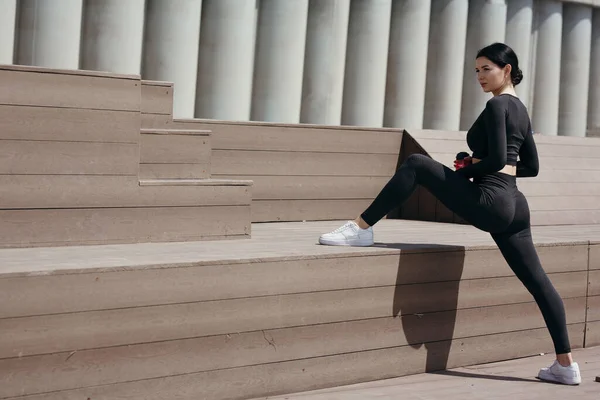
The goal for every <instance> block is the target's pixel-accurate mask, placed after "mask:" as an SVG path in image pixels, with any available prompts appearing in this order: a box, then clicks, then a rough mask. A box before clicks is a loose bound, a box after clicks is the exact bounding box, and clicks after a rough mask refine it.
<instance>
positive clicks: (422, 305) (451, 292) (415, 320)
mask: <svg viewBox="0 0 600 400" xmlns="http://www.w3.org/2000/svg"><path fill="white" fill-rule="evenodd" d="M377 246H379V247H385V248H397V249H401V250H402V253H401V254H400V262H399V264H398V273H397V276H396V288H395V291H394V300H393V305H392V308H393V316H394V318H401V319H402V329H403V330H404V334H405V336H406V340H407V342H408V344H409V345H410V346H411V347H412V348H414V349H420V348H421V347H423V346H425V348H426V350H427V356H426V357H427V359H426V364H425V372H433V371H441V370H445V369H446V368H447V366H448V359H449V357H450V350H451V345H452V339H453V336H454V329H455V325H456V313H457V310H456V309H457V306H458V294H459V286H460V279H461V277H462V273H463V268H464V262H465V248H464V247H462V246H447V245H436V244H412V243H411V244H408V243H397V244H378V245H377Z"/></svg>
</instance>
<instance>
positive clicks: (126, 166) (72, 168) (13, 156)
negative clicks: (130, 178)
mask: <svg viewBox="0 0 600 400" xmlns="http://www.w3.org/2000/svg"><path fill="white" fill-rule="evenodd" d="M139 150H140V149H139V145H138V144H134V143H93V142H53V141H28V140H0V175H6V174H10V175H12V174H15V175H137V173H138V170H139Z"/></svg>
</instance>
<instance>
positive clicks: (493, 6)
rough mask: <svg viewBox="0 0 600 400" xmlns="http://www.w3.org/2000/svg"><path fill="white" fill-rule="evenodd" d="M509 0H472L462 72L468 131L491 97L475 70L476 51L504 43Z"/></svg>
mask: <svg viewBox="0 0 600 400" xmlns="http://www.w3.org/2000/svg"><path fill="white" fill-rule="evenodd" d="M505 31H506V2H505V1H504V0H471V2H470V3H469V23H468V25H467V48H466V51H465V66H464V75H463V93H462V108H461V115H460V129H461V130H467V129H469V127H470V126H471V125H473V122H475V120H476V119H477V117H478V116H479V114H480V113H481V111H483V109H484V108H485V103H486V102H487V101H488V100H489V99H490V98H491V97H492V95H491V94H490V93H485V92H484V91H483V90H481V86H480V85H479V82H478V81H477V75H476V73H475V57H477V52H478V51H479V50H480V49H481V48H483V47H485V46H487V45H490V44H492V43H494V42H504V40H505Z"/></svg>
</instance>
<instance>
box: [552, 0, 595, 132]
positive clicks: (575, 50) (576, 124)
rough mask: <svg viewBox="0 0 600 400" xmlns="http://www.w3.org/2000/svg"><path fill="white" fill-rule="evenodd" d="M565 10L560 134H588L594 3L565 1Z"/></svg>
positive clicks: (559, 120)
mask: <svg viewBox="0 0 600 400" xmlns="http://www.w3.org/2000/svg"><path fill="white" fill-rule="evenodd" d="M563 7H564V10H563V32H562V57H561V77H560V107H559V113H558V134H559V135H563V136H580V137H585V134H586V131H587V110H588V92H589V82H590V49H591V40H592V7H590V6H587V5H584V4H565V5H564V6H563Z"/></svg>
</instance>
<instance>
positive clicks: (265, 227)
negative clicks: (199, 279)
mask: <svg viewBox="0 0 600 400" xmlns="http://www.w3.org/2000/svg"><path fill="white" fill-rule="evenodd" d="M341 222H343V221H322V222H305V223H302V222H289V223H266V224H265V223H261V224H252V238H251V239H243V240H232V241H227V242H182V243H140V244H124V245H104V246H73V247H69V248H32V249H3V250H0V265H2V267H3V268H2V277H8V276H26V275H29V274H31V273H46V274H56V273H59V274H61V273H66V274H70V273H91V272H97V271H103V270H106V269H111V270H113V269H115V268H116V269H117V270H118V269H122V270H132V269H139V268H142V269H146V268H168V267H170V266H173V265H178V266H182V265H192V264H193V265H194V266H199V265H221V264H223V265H225V264H238V263H247V262H257V261H261V262H264V261H265V260H267V259H268V260H270V261H273V262H275V261H281V260H313V259H317V258H327V259H333V258H343V257H362V256H385V255H397V254H405V253H423V252H448V251H456V250H457V249H459V250H460V251H462V250H465V251H467V250H484V249H497V246H496V245H495V244H494V242H493V240H492V239H491V237H490V236H489V235H488V234H486V233H485V232H480V231H478V230H477V229H476V228H473V227H471V226H468V225H456V224H443V223H432V222H422V221H409V220H382V221H380V222H379V223H378V224H377V227H376V229H375V241H376V243H377V244H376V245H375V246H372V247H336V246H319V245H318V244H317V241H318V238H319V235H320V234H322V233H324V232H329V231H331V230H333V229H335V228H337V227H339V226H340V224H341ZM532 231H533V237H534V242H535V244H536V246H556V245H577V244H582V243H583V244H587V243H589V241H592V243H597V244H600V225H586V226H582V225H574V226H536V227H533V229H532ZM273 243H277V245H276V246H274V245H273ZM596 248H598V249H599V250H600V246H598V245H596ZM594 254H595V253H594ZM90 261H91V262H90ZM592 269H594V268H593V267H592Z"/></svg>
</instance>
